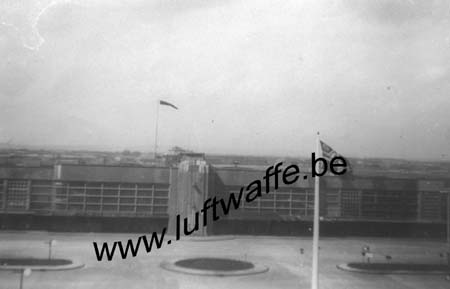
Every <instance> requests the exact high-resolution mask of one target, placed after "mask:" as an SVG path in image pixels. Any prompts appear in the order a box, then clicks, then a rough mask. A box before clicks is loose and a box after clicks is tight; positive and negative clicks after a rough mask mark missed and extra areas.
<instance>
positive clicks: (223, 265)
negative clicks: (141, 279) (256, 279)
mask: <svg viewBox="0 0 450 289" xmlns="http://www.w3.org/2000/svg"><path fill="white" fill-rule="evenodd" d="M161 267H162V268H164V269H166V270H169V271H173V272H178V273H185V274H192V275H205V276H240V275H251V274H259V273H264V272H267V271H268V270H269V268H268V267H266V266H263V265H258V264H255V263H252V262H248V261H241V260H236V259H228V258H212V257H201V258H188V259H181V260H174V261H170V262H163V263H161Z"/></svg>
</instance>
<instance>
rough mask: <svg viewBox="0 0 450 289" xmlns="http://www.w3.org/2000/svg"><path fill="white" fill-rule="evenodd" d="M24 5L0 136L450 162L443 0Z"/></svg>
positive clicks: (2, 39) (8, 40)
mask: <svg viewBox="0 0 450 289" xmlns="http://www.w3.org/2000/svg"><path fill="white" fill-rule="evenodd" d="M20 2H21V1H12V0H11V1H9V0H5V1H4V2H3V3H4V4H2V7H1V8H0V9H1V15H0V22H1V23H2V25H0V56H1V59H2V61H1V62H0V142H8V141H10V142H11V143H13V144H27V145H42V146H49V145H63V146H70V147H72V148H73V147H94V148H99V149H102V148H104V149H125V148H128V149H140V150H146V151H151V150H152V149H153V142H154V137H155V111H156V103H157V99H158V98H160V99H163V100H166V101H169V102H171V103H173V104H175V105H177V106H178V107H179V108H180V110H178V111H175V110H173V109H171V108H170V107H160V119H159V146H160V147H161V148H160V150H162V151H164V150H167V149H168V148H170V147H172V146H174V145H178V146H181V147H185V148H189V149H194V150H196V151H200V152H207V153H208V152H209V153H223V154H226V153H237V154H253V155H262V154H275V155H290V156H296V155H300V156H306V155H308V154H310V153H311V151H312V150H313V149H314V140H315V132H316V131H320V132H321V135H322V139H323V140H324V141H325V142H327V143H328V144H329V145H331V146H332V147H333V148H335V149H336V150H337V151H338V152H340V153H342V154H344V155H348V156H354V157H396V158H413V159H442V160H450V71H449V67H450V66H449V65H450V2H449V1H413V0H411V1H396V0H391V1H374V0H366V1H361V0H353V1H298V0H296V1H286V0H283V1H267V0H251V1H249V0H246V1H238V0H236V1H233V0H230V1H226V0H223V1H219V0H215V1H211V0H209V1H208V0H192V1H188V0H170V1H169V0H164V1H163V0H159V1H155V0H153V1H134V2H132V3H131V2H130V1H127V4H123V3H121V2H120V1H116V2H114V1H89V2H88V3H89V4H87V1H86V2H83V1H41V2H39V1H34V2H33V1H27V3H28V4H26V5H25V4H24V5H23V6H21V5H22V4H17V3H20ZM52 3H56V4H55V5H53V4H52ZM130 3H131V4H130ZM5 60H6V61H5Z"/></svg>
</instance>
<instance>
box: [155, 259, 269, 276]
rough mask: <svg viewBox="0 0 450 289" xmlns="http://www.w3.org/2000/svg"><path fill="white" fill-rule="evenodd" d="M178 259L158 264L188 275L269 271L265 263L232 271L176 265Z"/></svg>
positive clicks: (246, 273)
mask: <svg viewBox="0 0 450 289" xmlns="http://www.w3.org/2000/svg"><path fill="white" fill-rule="evenodd" d="M176 261H179V260H172V261H164V262H162V263H161V264H160V267H161V268H163V269H165V270H168V271H172V272H176V273H183V274H188V275H202V276H213V277H214V276H215V277H230V276H243V275H254V274H261V273H265V272H267V271H269V267H267V266H265V265H260V264H255V263H253V265H254V267H253V268H251V269H245V270H234V271H223V270H201V269H189V268H185V267H180V266H176V265H175V262H176Z"/></svg>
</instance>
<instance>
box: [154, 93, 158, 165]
mask: <svg viewBox="0 0 450 289" xmlns="http://www.w3.org/2000/svg"><path fill="white" fill-rule="evenodd" d="M158 119H159V99H157V100H156V122H155V146H154V148H153V152H154V154H155V160H156V152H157V147H158Z"/></svg>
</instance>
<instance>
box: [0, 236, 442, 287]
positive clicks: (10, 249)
mask: <svg viewBox="0 0 450 289" xmlns="http://www.w3.org/2000/svg"><path fill="white" fill-rule="evenodd" d="M140 235H142V234H98V233H95V234H94V233H47V232H0V257H15V256H23V257H36V258H38V257H42V258H45V257H46V256H47V253H48V252H47V245H46V244H45V241H47V240H49V239H56V240H57V244H56V245H55V247H54V249H53V251H54V256H55V257H57V258H76V259H78V260H80V261H82V262H83V263H85V264H86V266H85V267H84V268H83V269H79V270H72V271H61V272H33V273H32V275H31V276H29V277H26V278H25V280H24V288H34V289H40V288H43V289H44V288H45V289H52V288H55V289H56V288H58V289H61V288H83V289H87V288H92V289H102V288H105V289H106V288H108V289H114V288H117V289H123V288H126V289H132V288H139V289H142V288H146V289H152V288H155V289H164V288H208V289H210V288H215V289H221V288H233V289H241V288H243V289H244V288H245V289H247V288H255V289H256V288H257V289H265V288H283V289H285V288H309V286H310V270H311V254H310V253H311V250H310V249H311V240H310V239H309V238H292V237H260V236H258V237H254V236H238V237H235V238H231V239H228V240H220V239H216V240H214V241H211V242H208V241H207V242H199V241H194V240H190V239H189V240H180V241H177V242H172V243H171V244H170V245H164V246H163V247H162V248H161V249H159V250H153V251H152V252H150V253H146V252H145V250H142V251H140V252H139V254H138V255H137V256H136V257H134V258H133V257H128V258H127V259H125V260H123V259H121V258H115V259H114V260H113V261H111V262H108V261H101V262H98V261H97V259H96V257H95V253H94V249H93V246H92V242H93V241H97V242H103V241H108V242H113V241H118V240H121V241H126V240H128V239H130V238H131V239H134V240H137V239H138V237H139V236H140ZM363 245H369V246H370V247H371V249H372V251H373V252H374V253H375V256H374V260H373V261H377V260H378V261H384V258H385V255H391V256H392V258H393V261H404V262H430V263H439V262H440V258H439V252H441V251H444V250H445V244H444V243H443V242H439V241H426V240H411V239H383V238H366V239H364V238H339V239H338V238H325V239H322V240H321V244H320V246H321V250H320V288H330V289H331V288H333V289H339V288H342V289H352V288H358V289H360V288H364V289H372V288H382V289H391V288H392V289H394V288H395V289H403V288H405V289H406V288H414V289H419V288H420V289H423V288H433V289H439V288H445V289H448V288H450V282H449V281H446V280H445V278H444V276H426V275H416V276H415V275H366V274H358V273H348V272H344V271H341V270H339V269H337V268H336V265H337V264H340V263H344V262H351V261H360V260H361V255H360V250H361V247H362V246H363ZM300 248H304V254H300ZM192 256H196V257H198V256H214V257H231V258H235V259H241V260H248V261H253V262H258V263H261V264H264V265H267V266H269V267H270V270H269V272H267V273H264V274H259V275H251V276H238V277H203V276H193V275H185V274H180V273H174V272H169V271H165V270H164V269H162V268H160V266H159V264H160V263H161V262H162V261H165V260H173V259H174V258H183V257H192ZM116 257H117V256H116ZM18 286H19V275H18V274H15V273H11V272H7V271H0V289H3V288H4V289H11V288H18Z"/></svg>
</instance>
